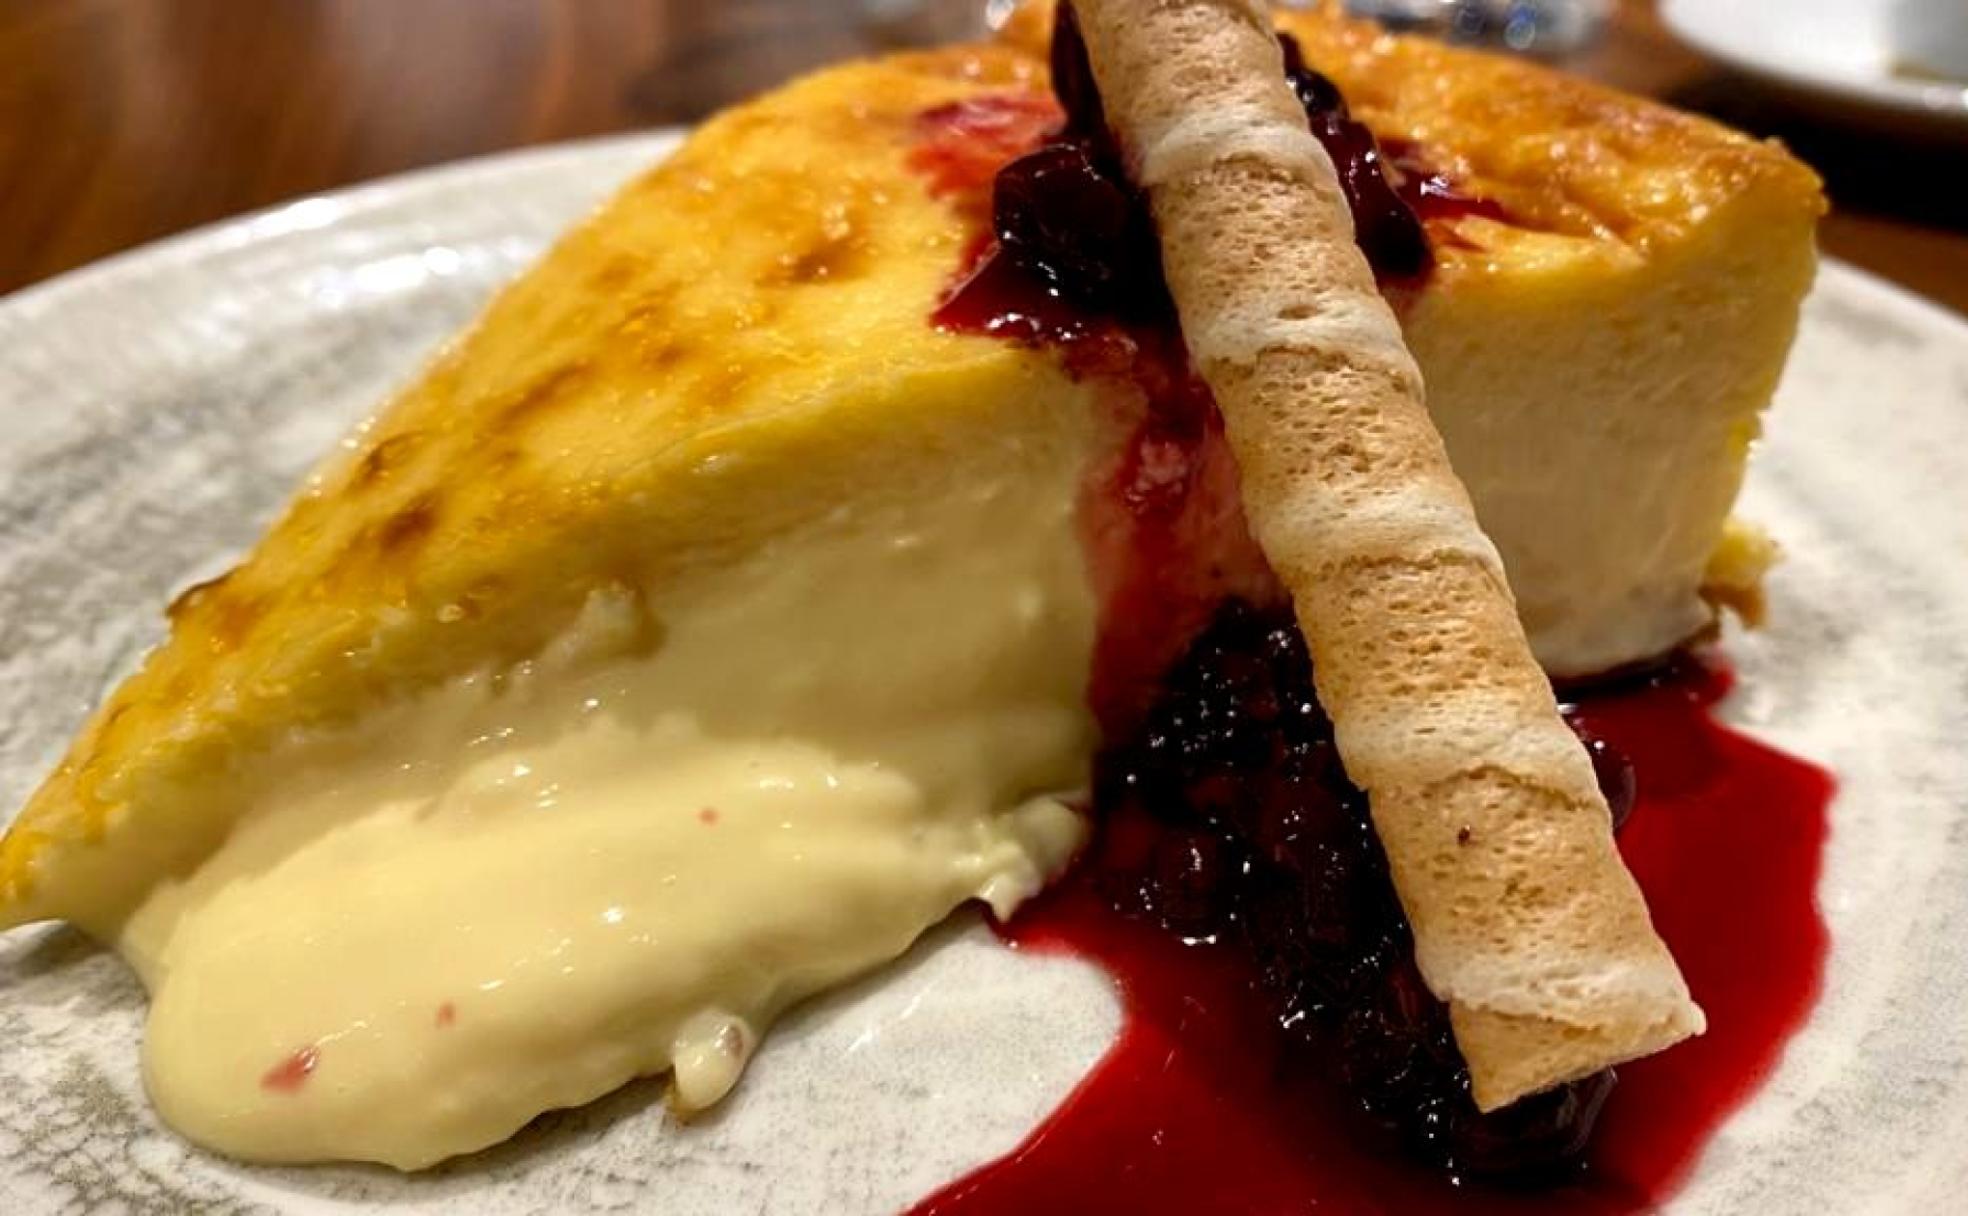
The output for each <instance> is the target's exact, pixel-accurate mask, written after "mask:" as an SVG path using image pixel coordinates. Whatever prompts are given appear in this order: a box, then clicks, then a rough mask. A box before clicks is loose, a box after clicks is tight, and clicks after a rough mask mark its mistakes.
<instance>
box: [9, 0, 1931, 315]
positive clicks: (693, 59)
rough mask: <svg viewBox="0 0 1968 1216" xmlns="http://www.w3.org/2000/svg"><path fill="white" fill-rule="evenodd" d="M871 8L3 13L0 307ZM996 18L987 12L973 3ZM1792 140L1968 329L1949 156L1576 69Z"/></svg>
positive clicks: (595, 107)
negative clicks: (128, 256)
mask: <svg viewBox="0 0 1968 1216" xmlns="http://www.w3.org/2000/svg"><path fill="white" fill-rule="evenodd" d="M860 2H861V0H0V292H5V291H10V290H12V289H14V288H17V287H21V286H23V285H25V284H28V283H32V282H34V281H36V280H38V279H42V278H46V277H47V276H49V275H53V274H57V273H59V272H61V271H63V270H67V269H69V268H71V267H74V266H79V265H81V264H82V263H84V262H88V261H90V260H92V259H95V258H99V257H102V256H103V255H105V254H109V253H114V252H115V251H117V250H119V249H124V248H128V247H129V246H132V245H136V244H139V243H141V242H143V241H147V240H150V239H152V238H154V237H158V236H162V235H165V234H166V233H170V232H175V231H178V230H180V229H184V228H188V227H191V226H193V225H196V224H202V223H206V222H209V221H211V220H215V219H219V218H221V217H223V216H228V215H233V214H236V213H238V212H241V211H245V210H249V209H252V208H256V207H261V206H265V205H267V204H270V203H274V202H278V201H281V200H283V199H288V198H293V197H295V196H297V195H301V194H306V193H310V192H314V191H319V190H327V189H332V188H334V187H337V186H341V185H345V184H347V183H349V182H355V181H360V180H363V179H365V178H371V177H376V176H379V175H381V174H386V173H395V172H399V171H402V170H405V169H411V168H415V167H417V166H420V165H427V164H433V163H436V162H438V161H445V160H452V159H455V158H458V157H464V156H473V155H477V154H479V153H484V152H492V151H495V150H498V149H501V148H510V147H514V146H517V145H521V144H535V143H546V142H549V141H553V140H561V139H571V138H577V137H580V136H584V135H596V134H600V133H603V132H608V131H618V130H623V129H625V128H632V127H647V126H656V125H661V124H666V123H678V122H690V121H694V120H696V119H698V118H701V117H702V116H703V115H704V114H706V113H708V112H710V111H711V110H714V109H716V108H718V107H719V106H722V105H725V104H728V103H729V102H731V101H733V100H735V99H737V98H740V97H743V96H745V95H747V94H749V93H752V92H755V91H757V90H759V89H762V88H765V87H767V86H769V85H771V84H773V83H774V82H776V81H779V80H782V79H784V78H785V77H787V76H789V75H791V74H793V73H794V72H797V71H799V70H801V69H803V68H806V67H809V66H811V65H814V64H818V63H822V62H825V61H827V60H830V59H837V58H840V57H842V56H846V55H852V54H858V53H867V52H870V51H874V50H879V49H882V47H883V44H884V42H885V41H889V40H892V39H893V38H894V37H895V32H894V31H889V32H888V34H887V35H886V36H885V35H884V34H883V33H881V32H879V31H871V30H870V29H868V28H866V23H865V22H864V21H863V19H862V18H861V16H860V13H859V11H858V6H859V4H860ZM982 2H983V0H978V3H979V4H980V5H981V4H982ZM1569 66H1572V67H1574V68H1576V69H1577V70H1579V71H1583V72H1586V73H1588V74H1591V75H1594V76H1597V77H1599V78H1601V79H1604V80H1607V81H1609V82H1611V83H1614V84H1617V85H1619V86H1621V87H1623V88H1629V89H1634V90H1636V91H1640V92H1645V93H1650V94H1653V95H1655V96H1660V97H1665V98H1667V99H1669V100H1672V101H1675V102H1676V103H1678V104H1683V105H1690V106H1693V107H1695V108H1700V109H1705V110H1710V111H1713V112H1716V113H1718V114H1721V115H1723V116H1724V117H1726V118H1728V119H1729V120H1730V121H1733V122H1736V123H1737V124H1738V125H1741V126H1745V127H1748V128H1749V129H1752V130H1756V131H1760V132H1764V133H1768V134H1777V135H1781V136H1783V137H1784V138H1786V139H1787V140H1789V141H1790V142H1791V144H1792V146H1793V147H1795V148H1797V149H1798V150H1799V152H1800V153H1802V154H1803V155H1804V156H1805V158H1806V159H1808V160H1810V161H1811V162H1812V163H1814V164H1816V165H1817V166H1819V168H1820V169H1821V170H1822V171H1823V172H1824V173H1825V175H1826V178H1827V180H1828V181H1829V183H1830V186H1831V190H1832V195H1833V198H1834V200H1835V201H1836V203H1837V205H1838V208H1839V210H1838V213H1837V214H1835V215H1833V216H1832V217H1831V218H1830V219H1829V220H1828V221H1827V222H1826V224H1825V228H1824V245H1825V248H1826V249H1827V250H1828V251H1829V252H1830V253H1832V254H1834V255H1836V256H1838V257H1842V258H1845V259H1847V260H1849V261H1852V262H1856V263H1858V264H1859V265H1861V266H1864V267H1867V268H1868V269H1871V270H1873V271H1875V272H1877V273H1879V274H1882V275H1884V276H1886V277H1888V278H1890V279H1894V280H1897V281H1898V282H1900V283H1902V284H1905V285H1906V286H1908V287H1911V288H1913V289H1914V290H1915V291H1918V292H1921V293H1923V294H1925V295H1927V296H1928V297H1930V298H1932V299H1935V300H1939V301H1942V302H1945V303H1947V304H1949V305H1950V306H1952V307H1954V308H1956V309H1959V310H1961V311H1963V312H1968V205H1963V204H1962V203H1961V202H1960V200H1959V199H1957V198H1953V197H1945V196H1943V195H1942V193H1941V192H1940V191H1937V190H1935V189H1933V186H1934V182H1933V176H1932V173H1931V171H1923V166H1929V165H1931V163H1932V162H1933V161H1934V160H1936V159H1937V158H1940V157H1943V156H1952V157H1955V158H1957V163H1958V158H1960V157H1961V156H1962V155H1963V148H1962V146H1961V145H1959V144H1957V145H1955V146H1954V147H1952V148H1946V147H1931V146H1930V147H1926V148H1922V147H1913V146H1907V145H1902V144H1896V143H1893V142H1891V141H1885V140H1881V139H1879V138H1877V137H1874V136H1870V135H1865V134H1839V133H1835V132H1830V131H1827V130H1825V129H1823V128H1822V127H1819V126H1817V125H1815V124H1812V123H1809V122H1806V121H1804V120H1801V119H1799V118H1798V117H1796V116H1795V115H1794V114H1793V113H1792V112H1790V111H1789V110H1787V109H1786V108H1784V107H1783V106H1782V105H1780V104H1777V103H1775V102H1773V101H1771V100H1769V99H1768V98H1765V97H1763V96H1761V95H1759V94H1757V93H1756V92H1755V91H1754V90H1753V89H1752V88H1751V87H1750V86H1749V85H1748V84H1747V83H1746V82H1744V81H1742V80H1741V79H1739V78H1735V77H1731V76H1729V75H1728V74H1726V73H1724V72H1722V71H1720V70H1719V69H1717V68H1715V67H1713V66H1712V65H1710V64H1708V63H1706V62H1704V61H1703V60H1701V59H1700V58H1699V57H1697V56H1695V55H1694V54H1692V53H1690V52H1689V51H1687V50H1685V49H1683V48H1682V47H1680V46H1679V45H1678V44H1676V43H1675V42H1674V41H1673V40H1672V38H1670V37H1669V36H1668V35H1667V33H1666V32H1665V31H1664V30H1663V29H1662V28H1661V27H1660V24H1659V22H1658V20H1657V19H1656V18H1655V17H1654V14H1653V10H1652V4H1651V0H1623V3H1622V7H1621V9H1620V12H1619V15H1618V19H1617V20H1616V22H1615V25H1614V28H1613V31H1612V34H1611V36H1610V37H1609V38H1608V39H1607V40H1606V42H1605V43H1604V44H1603V45H1602V46H1601V47H1599V48H1598V49H1597V50H1595V51H1593V52H1592V53H1590V54H1589V55H1587V56H1585V57H1583V58H1582V59H1581V60H1579V61H1578V62H1577V63H1575V64H1572V65H1569Z"/></svg>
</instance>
